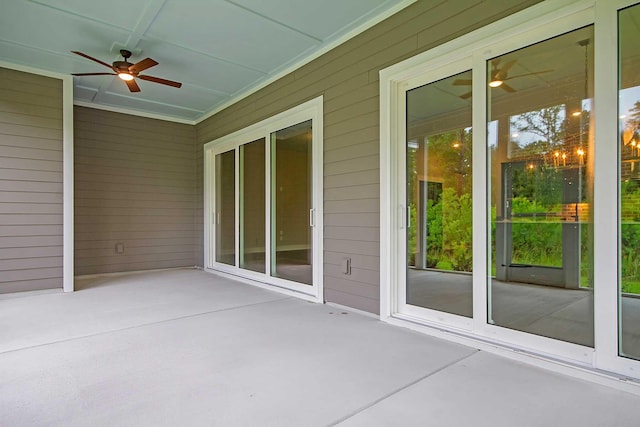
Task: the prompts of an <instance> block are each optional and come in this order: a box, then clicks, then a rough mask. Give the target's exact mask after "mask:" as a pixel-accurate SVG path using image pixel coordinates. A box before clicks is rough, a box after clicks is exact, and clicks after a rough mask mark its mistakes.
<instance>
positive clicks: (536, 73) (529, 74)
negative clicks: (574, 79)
mask: <svg viewBox="0 0 640 427" xmlns="http://www.w3.org/2000/svg"><path fill="white" fill-rule="evenodd" d="M552 71H555V70H544V71H534V72H533V73H525V74H518V75H517V76H511V77H507V78H506V79H505V80H511V79H515V78H518V77H525V76H536V75H538V74H545V73H550V72H552Z"/></svg>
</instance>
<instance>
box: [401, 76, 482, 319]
mask: <svg viewBox="0 0 640 427" xmlns="http://www.w3.org/2000/svg"><path fill="white" fill-rule="evenodd" d="M470 90H471V71H467V72H464V73H461V74H458V75H455V76H452V77H449V78H446V79H443V80H440V81H437V82H434V83H430V84H427V85H424V86H422V87H419V88H415V89H412V90H410V91H408V92H407V146H406V155H407V201H406V206H407V207H408V209H407V217H408V218H407V224H408V227H407V303H408V304H411V305H417V306H420V307H425V308H430V309H434V310H439V311H444V312H447V313H453V314H458V315H461V316H467V317H471V316H472V309H473V304H472V280H471V267H472V265H471V264H472V247H471V233H472V227H471V225H472V224H471V223H472V218H473V214H472V211H471V207H472V204H471V141H472V132H471V92H470Z"/></svg>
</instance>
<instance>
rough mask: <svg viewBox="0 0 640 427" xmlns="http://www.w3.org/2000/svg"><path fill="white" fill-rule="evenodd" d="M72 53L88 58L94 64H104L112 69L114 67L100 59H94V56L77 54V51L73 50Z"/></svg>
mask: <svg viewBox="0 0 640 427" xmlns="http://www.w3.org/2000/svg"><path fill="white" fill-rule="evenodd" d="M71 53H75V54H76V55H80V56H82V57H83V58H87V59H89V60H91V61H93V62H97V63H98V64H102V65H104V66H105V67H107V68H111V69H113V67H112V66H111V65H109V64H107V63H106V62H102V61H100V60H99V59H96V58H94V57H92V56H89V55H87V54H86V53H82V52H77V51H75V50H72V51H71Z"/></svg>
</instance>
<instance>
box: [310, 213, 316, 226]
mask: <svg viewBox="0 0 640 427" xmlns="http://www.w3.org/2000/svg"><path fill="white" fill-rule="evenodd" d="M315 226H316V210H315V209H309V227H315Z"/></svg>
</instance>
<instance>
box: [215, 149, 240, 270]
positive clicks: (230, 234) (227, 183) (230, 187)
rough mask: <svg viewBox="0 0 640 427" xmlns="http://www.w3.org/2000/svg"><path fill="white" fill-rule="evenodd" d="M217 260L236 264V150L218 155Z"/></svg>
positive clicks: (216, 194)
mask: <svg viewBox="0 0 640 427" xmlns="http://www.w3.org/2000/svg"><path fill="white" fill-rule="evenodd" d="M215 168H216V169H215V170H216V175H215V185H216V191H215V206H216V208H215V209H216V212H215V215H216V221H215V223H216V226H215V235H216V245H215V247H216V261H217V262H221V263H223V264H229V265H235V264H236V157H235V150H231V151H227V152H225V153H222V154H218V155H216V165H215Z"/></svg>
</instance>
